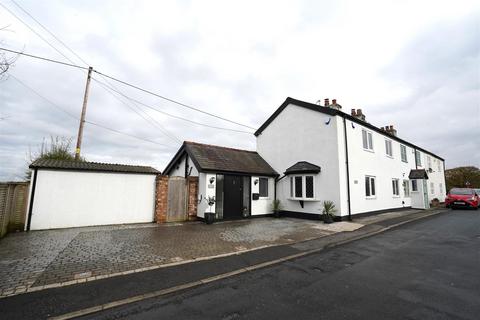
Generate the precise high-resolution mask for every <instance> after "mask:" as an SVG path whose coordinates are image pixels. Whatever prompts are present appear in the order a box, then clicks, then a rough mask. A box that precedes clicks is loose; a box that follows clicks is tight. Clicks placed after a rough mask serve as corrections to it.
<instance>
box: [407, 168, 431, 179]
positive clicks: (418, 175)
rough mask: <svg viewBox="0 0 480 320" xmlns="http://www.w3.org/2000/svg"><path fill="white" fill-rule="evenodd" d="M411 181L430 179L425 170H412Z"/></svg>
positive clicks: (409, 176)
mask: <svg viewBox="0 0 480 320" xmlns="http://www.w3.org/2000/svg"><path fill="white" fill-rule="evenodd" d="M408 178H409V179H428V174H427V172H426V171H425V169H414V170H410V174H409V175H408Z"/></svg>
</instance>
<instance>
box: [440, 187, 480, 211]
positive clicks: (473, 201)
mask: <svg viewBox="0 0 480 320" xmlns="http://www.w3.org/2000/svg"><path fill="white" fill-rule="evenodd" d="M479 202H480V200H479V196H478V194H476V192H475V190H474V189H470V188H453V189H452V190H450V192H449V193H448V194H447V197H446V198H445V206H446V207H447V208H452V209H455V208H460V207H462V208H473V209H475V210H477V209H478V206H479Z"/></svg>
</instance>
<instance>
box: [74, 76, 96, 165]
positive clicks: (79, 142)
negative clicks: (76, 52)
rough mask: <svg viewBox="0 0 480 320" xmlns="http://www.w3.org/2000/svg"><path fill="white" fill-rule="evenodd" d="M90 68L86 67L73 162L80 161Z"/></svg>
mask: <svg viewBox="0 0 480 320" xmlns="http://www.w3.org/2000/svg"><path fill="white" fill-rule="evenodd" d="M92 70H93V68H92V67H88V75H87V84H86V86H85V94H84V96H83V107H82V115H81V116H80V126H79V127H78V136H77V148H76V149H75V160H79V159H80V148H81V147H82V136H83V125H84V124H85V114H86V113H87V101H88V91H89V90H90V79H91V77H92Z"/></svg>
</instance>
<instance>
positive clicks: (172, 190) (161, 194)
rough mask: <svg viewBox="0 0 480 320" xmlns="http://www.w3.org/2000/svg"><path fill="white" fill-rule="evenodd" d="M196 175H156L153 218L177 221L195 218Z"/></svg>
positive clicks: (158, 220) (159, 220)
mask: <svg viewBox="0 0 480 320" xmlns="http://www.w3.org/2000/svg"><path fill="white" fill-rule="evenodd" d="M197 194H198V177H188V178H187V179H185V178H183V177H168V176H161V175H160V176H158V177H157V187H156V200H155V218H156V219H155V220H156V221H157V222H158V223H161V222H177V221H188V220H195V219H196V216H197Z"/></svg>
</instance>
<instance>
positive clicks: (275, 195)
mask: <svg viewBox="0 0 480 320" xmlns="http://www.w3.org/2000/svg"><path fill="white" fill-rule="evenodd" d="M285 177H286V175H283V176H281V177H280V178H279V177H278V176H277V177H275V188H274V193H273V194H274V195H273V200H277V182H278V181H280V180H282V179H283V178H285Z"/></svg>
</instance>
